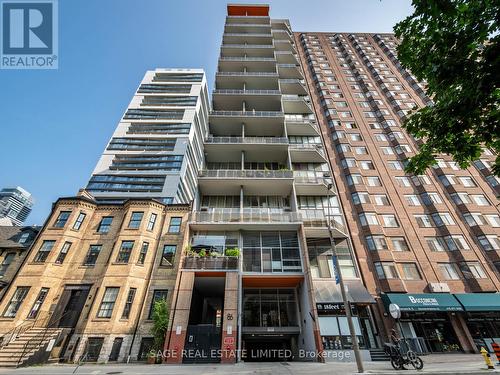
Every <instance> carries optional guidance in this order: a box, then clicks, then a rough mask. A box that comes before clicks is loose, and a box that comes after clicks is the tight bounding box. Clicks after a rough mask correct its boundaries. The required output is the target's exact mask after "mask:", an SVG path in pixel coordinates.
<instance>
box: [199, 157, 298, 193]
mask: <svg viewBox="0 0 500 375" xmlns="http://www.w3.org/2000/svg"><path fill="white" fill-rule="evenodd" d="M273 152H274V150H270V151H269V153H270V154H272V155H274V154H277V153H278V151H275V152H274V153H273ZM212 154H213V153H211V154H210V155H209V156H210V157H213V156H214V155H212ZM240 154H241V153H240ZM280 154H282V155H281V156H282V157H286V150H284V151H281V152H280ZM217 155H218V156H220V157H223V156H224V154H223V153H221V154H217ZM217 155H216V156H217ZM268 160H269V159H268ZM198 183H199V186H200V191H201V193H202V194H203V195H239V194H240V192H241V187H243V189H244V191H245V194H249V195H262V194H267V195H289V194H290V193H291V191H292V186H293V172H292V171H289V170H282V171H272V170H270V171H269V170H268V171H266V170H248V169H246V170H239V169H236V170H231V169H214V170H207V169H205V170H201V171H200V172H199V173H198Z"/></svg>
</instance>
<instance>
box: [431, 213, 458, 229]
mask: <svg viewBox="0 0 500 375" xmlns="http://www.w3.org/2000/svg"><path fill="white" fill-rule="evenodd" d="M431 216H432V219H433V220H434V223H435V224H436V226H438V227H441V226H443V225H454V224H455V222H454V221H453V218H452V217H451V215H450V214H449V213H447V212H436V213H434V214H432V215H431Z"/></svg>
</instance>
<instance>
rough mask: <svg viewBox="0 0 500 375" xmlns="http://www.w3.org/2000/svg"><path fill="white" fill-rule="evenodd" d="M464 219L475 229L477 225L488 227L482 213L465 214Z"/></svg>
mask: <svg viewBox="0 0 500 375" xmlns="http://www.w3.org/2000/svg"><path fill="white" fill-rule="evenodd" d="M464 219H465V221H466V223H467V224H468V225H469V226H471V227H474V226H476V225H486V220H485V219H484V217H483V215H481V214H480V213H475V212H472V213H467V214H464Z"/></svg>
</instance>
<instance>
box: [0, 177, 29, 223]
mask: <svg viewBox="0 0 500 375" xmlns="http://www.w3.org/2000/svg"><path fill="white" fill-rule="evenodd" d="M34 203H35V201H34V199H33V196H32V195H31V193H29V192H27V191H26V190H24V189H23V188H22V187H19V186H18V187H15V188H4V189H2V190H0V218H8V219H10V220H11V221H12V223H13V224H14V225H23V223H24V221H25V220H26V219H27V217H28V215H29V214H30V212H31V209H32V207H33V204H34Z"/></svg>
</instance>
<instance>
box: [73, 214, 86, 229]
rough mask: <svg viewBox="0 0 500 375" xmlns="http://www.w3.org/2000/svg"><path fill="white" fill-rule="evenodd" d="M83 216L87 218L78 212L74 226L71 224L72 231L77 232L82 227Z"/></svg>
mask: <svg viewBox="0 0 500 375" xmlns="http://www.w3.org/2000/svg"><path fill="white" fill-rule="evenodd" d="M85 216H87V215H86V214H85V213H83V212H80V213H79V214H78V217H77V218H76V221H75V224H73V229H75V230H79V229H80V227H81V226H82V223H83V221H84V220H85Z"/></svg>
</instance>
